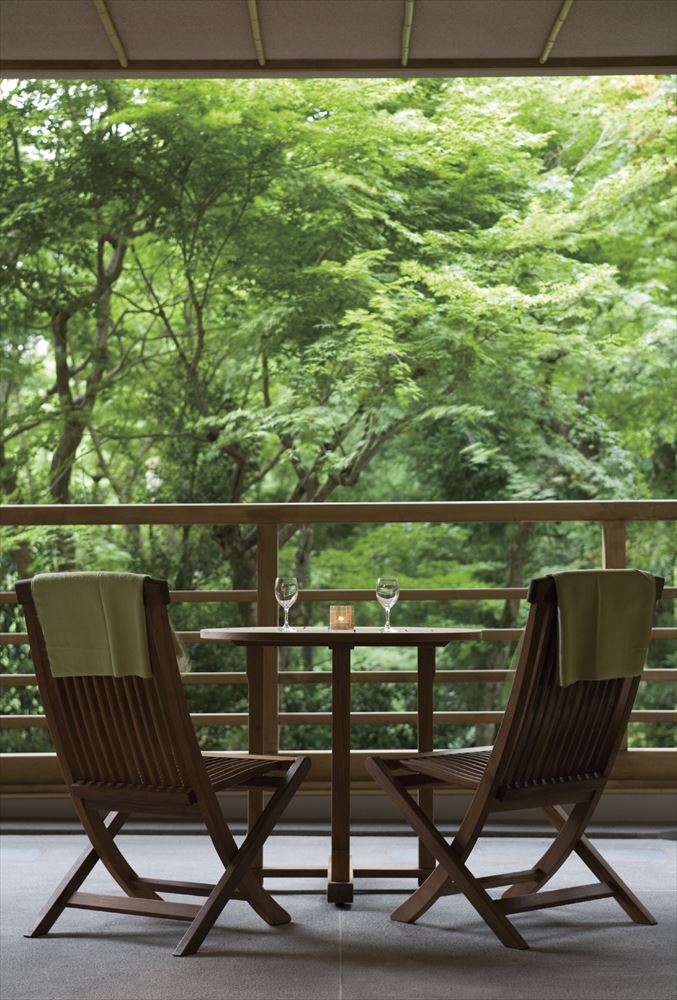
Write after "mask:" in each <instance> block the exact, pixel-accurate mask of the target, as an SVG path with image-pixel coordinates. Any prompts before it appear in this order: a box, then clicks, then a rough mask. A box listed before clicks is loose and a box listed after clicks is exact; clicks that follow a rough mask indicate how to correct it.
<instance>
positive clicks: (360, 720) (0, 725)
mask: <svg viewBox="0 0 677 1000" xmlns="http://www.w3.org/2000/svg"><path fill="white" fill-rule="evenodd" d="M278 718H279V724H280V725H281V726H329V725H331V712H280V714H279V717H278ZM502 718H503V712H501V711H496V712H435V713H434V716H433V719H434V723H435V725H436V726H444V725H462V726H474V725H485V724H491V723H498V722H500V721H501V719H502ZM191 719H192V720H193V725H194V726H246V725H248V724H249V716H248V715H247V713H246V712H193V713H192V714H191ZM417 719H418V715H417V713H416V712H352V713H351V716H350V724H351V725H352V726H382V725H391V724H398V723H407V724H410V725H415V724H416V722H417ZM630 722H644V723H646V722H654V723H665V724H674V723H676V722H677V711H673V710H669V709H665V710H646V711H645V710H642V709H639V710H637V711H634V712H632V713H631V715H630ZM46 726H47V720H46V718H45V716H44V715H37V714H36V715H2V716H0V729H36V728H37V729H40V728H43V729H44V728H45V727H46Z"/></svg>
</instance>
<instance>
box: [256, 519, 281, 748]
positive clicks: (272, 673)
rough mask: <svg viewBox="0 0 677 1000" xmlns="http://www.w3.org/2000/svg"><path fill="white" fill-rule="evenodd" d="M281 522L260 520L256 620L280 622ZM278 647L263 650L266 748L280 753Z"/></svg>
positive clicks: (264, 622)
mask: <svg viewBox="0 0 677 1000" xmlns="http://www.w3.org/2000/svg"><path fill="white" fill-rule="evenodd" d="M277 546H278V525H277V524H259V525H258V527H257V529H256V624H257V625H277V620H278V613H279V612H278V607H277V601H276V600H275V577H276V576H277ZM278 694H279V688H278V683H277V649H276V648H274V647H273V648H270V649H264V651H263V706H262V707H263V749H262V751H261V752H262V753H266V754H268V753H272V754H274V753H277V752H278V749H279V738H278V721H277V720H278Z"/></svg>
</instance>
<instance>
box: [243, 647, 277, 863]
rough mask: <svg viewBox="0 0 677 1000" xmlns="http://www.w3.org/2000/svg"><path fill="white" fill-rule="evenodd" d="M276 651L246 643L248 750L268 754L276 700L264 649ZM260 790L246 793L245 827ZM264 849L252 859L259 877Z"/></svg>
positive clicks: (254, 814)
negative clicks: (267, 681)
mask: <svg viewBox="0 0 677 1000" xmlns="http://www.w3.org/2000/svg"><path fill="white" fill-rule="evenodd" d="M271 652H272V653H273V654H276V650H269V649H265V648H264V647H262V646H247V681H248V683H249V744H248V747H249V753H255V754H267V753H276V752H277V746H275V747H274V748H273V747H271V746H269V743H270V742H271V735H270V732H271V726H274V723H275V721H276V720H275V719H271V718H270V716H271V712H272V711H273V710H274V709H276V707H277V706H276V704H275V705H273V706H271V705H270V704H268V702H269V701H270V697H266V695H267V694H268V695H269V694H270V693H269V692H267V691H266V685H265V660H266V653H268V654H269V655H270V653H271ZM274 679H275V694H276V695H277V677H275V678H274ZM263 795H264V793H263V790H262V789H258V788H252V789H250V790H249V792H248V793H247V828H248V829H249V830H251V829H252V827H253V826H254V823H256V821H257V819H258V818H259V816H260V815H261V813H262V812H263ZM262 868H263V851H259V852H258V854H257V855H256V856H255V858H254V860H253V861H252V866H251V870H252V873H253V874H255V875H257V876H258V877H259V878H262V872H261V869H262Z"/></svg>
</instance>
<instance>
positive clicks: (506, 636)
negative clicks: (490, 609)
mask: <svg viewBox="0 0 677 1000" xmlns="http://www.w3.org/2000/svg"><path fill="white" fill-rule="evenodd" d="M523 633H524V629H522V628H484V629H482V641H483V642H514V641H515V639H521V638H522V634H523ZM651 639H652V641H653V642H658V641H662V640H664V639H677V628H652V629H651Z"/></svg>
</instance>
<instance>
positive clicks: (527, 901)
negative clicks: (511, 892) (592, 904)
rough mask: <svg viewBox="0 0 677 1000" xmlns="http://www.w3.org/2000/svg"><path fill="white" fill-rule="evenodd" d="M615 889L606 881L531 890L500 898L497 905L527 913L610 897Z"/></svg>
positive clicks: (508, 909)
mask: <svg viewBox="0 0 677 1000" xmlns="http://www.w3.org/2000/svg"><path fill="white" fill-rule="evenodd" d="M613 895H614V890H613V889H612V888H611V887H610V886H609V885H607V884H606V882H592V883H590V884H589V885H577V886H574V887H573V888H571V889H552V890H550V891H548V892H530V893H526V894H525V895H524V896H515V897H513V898H510V899H498V900H497V901H496V905H497V906H498V907H499V908H500V909H501V910H502V911H503V913H527V912H529V911H531V910H543V909H545V908H546V907H549V906H568V905H569V904H570V903H587V902H589V901H590V900H593V899H608V898H609V896H613Z"/></svg>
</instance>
